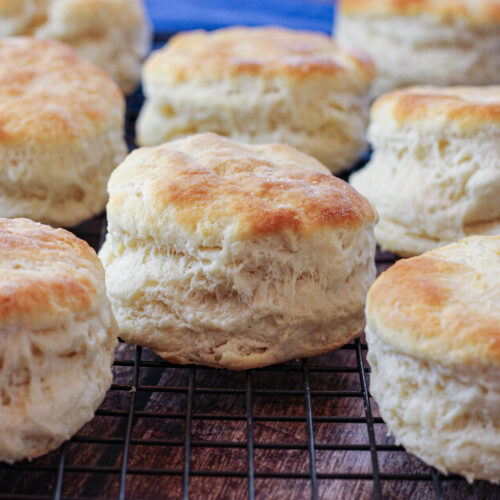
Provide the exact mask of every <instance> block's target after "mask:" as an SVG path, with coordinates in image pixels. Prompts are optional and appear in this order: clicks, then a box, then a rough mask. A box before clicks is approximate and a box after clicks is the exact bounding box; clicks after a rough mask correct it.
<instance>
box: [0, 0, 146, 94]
mask: <svg viewBox="0 0 500 500" xmlns="http://www.w3.org/2000/svg"><path fill="white" fill-rule="evenodd" d="M20 35H21V36H34V37H37V38H42V39H48V40H55V41H59V42H63V43H66V44H68V45H71V46H72V47H73V48H74V49H75V50H76V51H77V52H78V53H79V55H80V56H82V57H84V58H86V59H88V60H89V61H91V62H92V63H94V64H95V65H96V66H97V67H99V68H100V69H102V70H103V71H106V72H107V73H108V74H109V75H110V76H111V77H112V78H113V79H114V80H115V81H116V82H117V83H118V85H119V86H120V88H121V89H122V90H123V91H124V92H126V93H129V92H131V91H133V90H134V89H135V87H136V86H137V84H138V82H139V73H140V65H141V61H142V59H143V58H144V56H145V55H146V54H147V53H148V52H149V49H150V46H151V27H150V24H149V20H148V19H147V15H146V12H145V9H144V5H143V3H142V0H2V1H1V2H0V37H1V38H4V37H8V36H20Z"/></svg>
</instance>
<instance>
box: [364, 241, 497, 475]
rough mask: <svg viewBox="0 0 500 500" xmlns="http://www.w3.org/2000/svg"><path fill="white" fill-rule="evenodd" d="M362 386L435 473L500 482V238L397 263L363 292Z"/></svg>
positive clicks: (393, 428) (389, 423) (409, 447)
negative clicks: (365, 367) (365, 366)
mask: <svg viewBox="0 0 500 500" xmlns="http://www.w3.org/2000/svg"><path fill="white" fill-rule="evenodd" d="M366 315H367V328H366V338H367V341H368V349H369V352H368V362H369V363H370V366H371V375H370V379H371V384H370V392H371V394H372V395H373V397H374V398H375V400H376V401H377V403H378V405H379V408H380V414H381V416H382V418H383V419H384V420H385V422H386V424H387V426H388V428H389V430H390V431H391V433H392V434H394V436H395V438H396V441H397V442H398V443H401V444H402V445H403V446H404V447H405V448H406V449H407V450H408V451H409V452H411V453H413V454H415V455H416V456H417V457H419V458H421V459H422V460H424V461H425V462H427V463H428V464H430V465H432V466H434V467H437V468H438V469H439V470H440V471H441V472H443V473H445V474H447V473H450V472H451V473H457V474H461V475H463V476H465V477H466V478H467V480H468V481H473V480H474V479H487V480H489V481H493V482H499V481H500V421H499V419H498V415H499V411H500V237H499V236H472V237H469V238H467V239H464V240H462V241H460V242H458V243H454V244H451V245H448V246H445V247H441V248H438V249H435V250H432V251H429V252H427V253H425V254H423V255H420V256H418V257H413V258H411V259H407V260H401V261H399V262H397V263H396V264H395V265H394V266H392V267H391V268H390V269H389V270H388V271H386V272H385V273H383V274H382V275H381V276H380V277H379V278H378V279H377V280H376V281H375V283H374V284H373V286H372V288H371V289H370V291H369V293H368V298H367V305H366Z"/></svg>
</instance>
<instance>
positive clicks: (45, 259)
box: [0, 219, 118, 463]
mask: <svg viewBox="0 0 500 500" xmlns="http://www.w3.org/2000/svg"><path fill="white" fill-rule="evenodd" d="M117 333H118V331H117V326H116V322H115V320H114V318H113V314H112V312H111V307H110V304H109V301H108V299H107V298H106V291H105V286H104V270H103V268H102V265H101V263H100V262H99V259H98V258H97V255H96V253H95V252H94V250H92V249H91V248H90V247H89V246H88V245H87V243H85V242H84V241H82V240H80V239H78V238H77V237H76V236H74V235H73V234H71V233H69V232H68V231H65V230H64V229H52V228H51V227H49V226H44V225H42V224H38V223H36V222H32V221H30V220H27V219H0V421H1V422H2V425H0V461H6V462H9V463H12V462H14V461H17V460H21V459H24V458H28V459H32V458H35V457H38V456H40V455H43V454H44V453H47V452H48V451H51V450H53V449H55V448H57V447H58V446H59V445H60V444H61V443H62V442H63V441H65V440H66V439H69V438H70V437H71V436H72V435H73V434H74V433H75V432H77V431H78V429H80V427H82V426H83V425H84V424H85V423H86V422H88V421H89V420H90V419H91V418H92V417H93V416H94V412H95V410H96V408H97V407H98V406H99V405H100V403H101V401H102V400H103V398H104V395H105V393H106V391H107V390H108V388H109V387H110V385H111V380H112V374H111V364H112V362H113V353H114V348H115V345H116V343H117Z"/></svg>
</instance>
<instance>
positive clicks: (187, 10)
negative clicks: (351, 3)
mask: <svg viewBox="0 0 500 500" xmlns="http://www.w3.org/2000/svg"><path fill="white" fill-rule="evenodd" d="M145 2H146V5H147V7H148V11H149V15H150V17H151V20H152V21H153V24H154V27H155V31H161V32H168V33H172V32H175V31H182V30H191V29H196V28H203V29H215V28H220V27H222V26H229V25H232V24H244V25H249V26H257V25H264V24H274V25H280V26H287V27H289V28H295V29H306V30H315V31H323V32H325V33H331V31H332V25H333V13H334V5H333V3H334V1H333V0H330V1H329V2H328V1H321V0H315V1H314V0H246V1H245V0H239V1H231V0H145Z"/></svg>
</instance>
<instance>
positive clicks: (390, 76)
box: [334, 0, 500, 96]
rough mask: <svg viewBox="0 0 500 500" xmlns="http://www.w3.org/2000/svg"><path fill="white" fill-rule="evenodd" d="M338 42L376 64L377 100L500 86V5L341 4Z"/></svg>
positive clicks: (442, 1)
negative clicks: (395, 94) (411, 90)
mask: <svg viewBox="0 0 500 500" xmlns="http://www.w3.org/2000/svg"><path fill="white" fill-rule="evenodd" d="M339 9H340V11H339V15H338V26H337V27H336V29H335V30H334V34H335V35H336V39H337V40H338V42H339V43H340V45H341V46H343V47H352V46H354V47H359V48H360V49H362V50H365V51H366V52H367V53H368V54H369V55H370V56H371V57H372V58H373V60H374V61H375V64H376V66H377V77H376V79H375V81H374V84H373V86H372V95H373V96H378V95H381V94H384V93H386V92H389V91H391V90H394V89H396V88H400V87H406V86H410V85H415V84H426V85H438V86H446V85H492V84H497V83H499V82H500V2H498V0H474V1H470V0H341V3H340V5H339Z"/></svg>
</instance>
